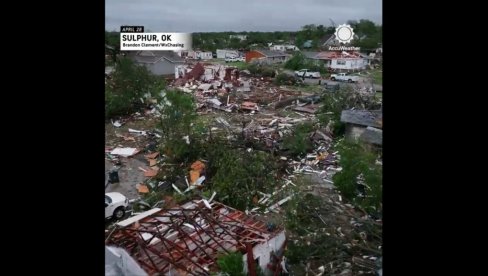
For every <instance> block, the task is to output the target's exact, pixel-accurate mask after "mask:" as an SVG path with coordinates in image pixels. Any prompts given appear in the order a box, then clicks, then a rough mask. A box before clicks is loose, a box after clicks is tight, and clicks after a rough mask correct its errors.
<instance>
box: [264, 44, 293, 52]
mask: <svg viewBox="0 0 488 276" xmlns="http://www.w3.org/2000/svg"><path fill="white" fill-rule="evenodd" d="M269 49H270V50H271V51H281V52H285V51H298V50H300V49H298V47H297V46H295V45H271V46H270V47H269Z"/></svg>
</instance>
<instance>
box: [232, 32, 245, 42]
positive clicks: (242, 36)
mask: <svg viewBox="0 0 488 276" xmlns="http://www.w3.org/2000/svg"><path fill="white" fill-rule="evenodd" d="M232 38H237V39H239V40H240V41H244V40H246V39H247V35H240V34H238V35H229V39H232Z"/></svg>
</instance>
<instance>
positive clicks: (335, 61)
mask: <svg viewBox="0 0 488 276" xmlns="http://www.w3.org/2000/svg"><path fill="white" fill-rule="evenodd" d="M302 53H303V54H304V55H305V57H306V58H308V59H311V60H314V61H315V62H316V63H318V62H319V61H320V62H322V63H323V64H324V65H325V67H326V68H331V69H333V70H345V71H356V70H364V69H366V68H367V66H368V65H370V60H371V57H369V56H368V55H364V54H360V53H355V52H354V53H348V52H337V51H323V52H302Z"/></svg>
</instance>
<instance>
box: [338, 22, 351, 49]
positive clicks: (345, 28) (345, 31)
mask: <svg viewBox="0 0 488 276" xmlns="http://www.w3.org/2000/svg"><path fill="white" fill-rule="evenodd" d="M335 37H336V39H337V40H338V41H339V42H340V43H343V44H347V43H349V42H351V40H353V39H354V31H353V29H352V27H351V26H350V25H347V24H342V25H339V26H337V28H336V31H335Z"/></svg>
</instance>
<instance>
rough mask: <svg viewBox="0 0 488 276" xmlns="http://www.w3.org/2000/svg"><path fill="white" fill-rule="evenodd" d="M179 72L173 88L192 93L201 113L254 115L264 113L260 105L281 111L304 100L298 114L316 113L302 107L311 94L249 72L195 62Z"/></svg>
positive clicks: (172, 84)
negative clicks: (278, 84) (219, 111)
mask: <svg viewBox="0 0 488 276" xmlns="http://www.w3.org/2000/svg"><path fill="white" fill-rule="evenodd" d="M176 72H177V73H176V76H175V77H177V78H176V79H175V80H174V81H173V82H172V83H171V84H170V87H172V88H175V89H178V90H181V91H183V92H186V93H190V94H192V95H193V96H194V97H195V98H196V100H197V102H198V104H197V107H198V110H199V111H200V112H205V111H208V110H209V109H210V110H211V109H216V110H222V111H226V112H238V111H241V112H251V113H255V112H258V111H260V110H261V109H260V106H261V107H268V106H270V107H274V108H278V107H281V106H284V105H286V104H291V103H294V101H297V100H299V99H302V100H303V99H304V100H303V101H302V103H301V104H300V105H299V106H298V107H299V108H298V109H297V111H300V112H308V113H315V111H316V106H311V107H310V108H309V109H306V108H304V107H303V106H304V105H306V104H309V103H310V101H308V100H307V98H306V97H307V96H310V95H308V94H306V93H303V92H301V91H296V90H290V89H287V88H286V87H283V86H276V85H274V84H273V82H272V79H271V78H269V77H252V76H250V74H249V73H248V71H246V70H239V69H237V68H235V67H230V66H226V65H221V64H202V63H196V64H194V65H189V64H186V65H179V66H178V67H177V68H176ZM301 97H305V98H301ZM315 102H317V101H315ZM312 104H313V103H312Z"/></svg>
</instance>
